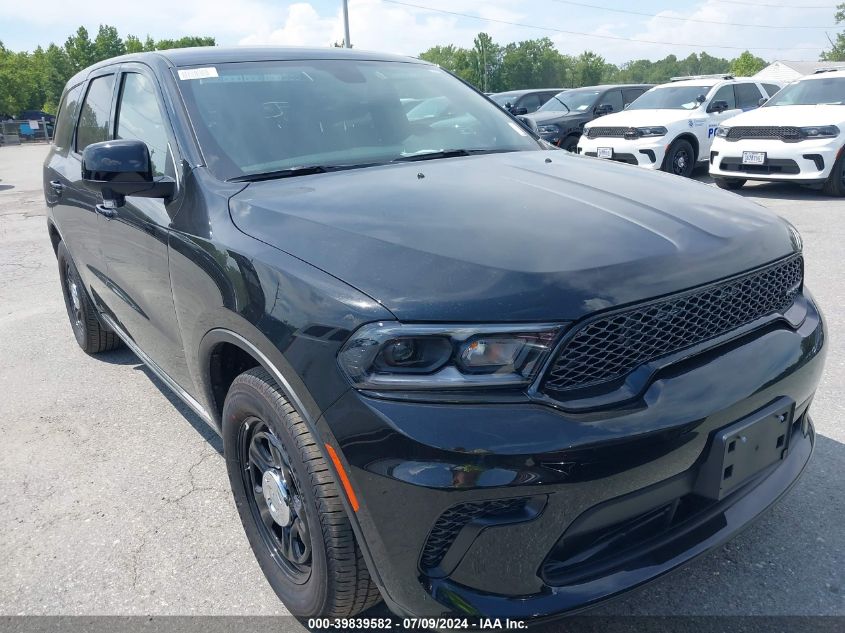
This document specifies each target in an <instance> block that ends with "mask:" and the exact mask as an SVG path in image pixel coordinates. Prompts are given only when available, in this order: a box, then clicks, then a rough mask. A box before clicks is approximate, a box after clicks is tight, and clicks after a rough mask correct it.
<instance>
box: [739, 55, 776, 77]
mask: <svg viewBox="0 0 845 633" xmlns="http://www.w3.org/2000/svg"><path fill="white" fill-rule="evenodd" d="M767 65H768V64H767V63H766V60H765V59H761V58H759V57H756V56H755V55H752V54H751V52H750V51H745V52H744V53H742V54H741V55H740V56H739V57H737V58H736V59H735V60H733V61H732V62H731V73H732V74H733V75H734V76H736V77H751V75H755V74H757V73H758V72H760V71H761V70H763V69H764V68H765V67H766V66H767Z"/></svg>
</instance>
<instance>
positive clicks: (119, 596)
mask: <svg viewBox="0 0 845 633" xmlns="http://www.w3.org/2000/svg"><path fill="white" fill-rule="evenodd" d="M46 152H47V148H46V146H45V145H31V146H11V147H0V442H2V449H0V569H2V573H0V616H4V615H16V614H20V615H87V616H90V615H153V616H157V615H224V614H226V615H283V614H285V613H286V611H285V608H284V606H283V605H282V604H281V603H280V602H279V601H278V600H277V598H276V596H275V594H274V593H273V592H272V590H271V589H270V587H269V586H268V584H267V583H266V581H265V580H264V577H263V575H262V573H261V570H260V569H259V567H258V564H257V563H256V562H255V560H254V558H253V556H252V553H251V551H250V549H249V546H248V544H247V541H246V538H245V536H244V533H243V530H242V528H241V525H240V521H239V520H238V517H237V514H236V511H235V508H234V504H233V501H232V497H231V493H230V491H229V483H228V479H227V477H226V471H225V466H224V462H223V458H222V456H221V443H220V441H219V439H218V438H217V437H216V435H214V434H213V433H212V432H210V431H209V430H208V427H207V426H205V424H204V423H203V422H202V421H201V420H200V419H199V418H198V417H197V416H196V415H194V414H193V413H192V412H190V411H189V410H188V409H187V408H186V407H185V406H184V405H182V404H181V402H179V401H178V400H177V399H176V398H175V396H172V395H171V394H170V393H169V392H168V391H167V388H166V387H164V386H163V385H162V384H161V383H160V382H159V381H158V380H157V379H156V378H154V377H153V376H152V375H151V374H150V373H149V372H148V371H147V370H146V369H145V367H144V366H143V365H142V364H141V363H140V362H139V361H138V359H137V358H136V357H135V356H134V355H133V354H132V353H131V352H129V351H127V350H125V349H124V350H121V351H117V352H112V353H108V354H105V355H101V356H99V357H97V358H93V357H90V356H87V355H85V354H84V353H83V352H82V351H81V350H80V349H79V348H78V347H77V345H76V342H75V340H74V338H73V334H72V332H71V329H70V325H69V324H68V321H67V315H66V313H65V308H64V304H63V302H62V296H61V291H60V288H59V278H58V272H57V268H56V261H55V257H54V255H53V251H52V249H51V248H50V241H49V239H48V236H47V229H46V223H45V219H44V215H45V206H44V201H43V195H42V192H41V162H42V161H43V159H44V156H45V155H46ZM697 178H698V180H701V181H702V182H703V183H704V184H705V185H708V184H710V186H712V184H711V183H710V182H709V178H708V177H707V176H706V175H699V176H698V177H697ZM740 195H743V196H747V197H751V198H753V199H755V200H756V201H758V202H760V203H761V204H763V205H765V206H767V207H769V208H770V209H771V210H773V211H774V212H776V213H778V214H780V215H782V216H783V217H785V218H786V219H788V220H789V221H790V222H792V223H793V224H794V225H795V226H796V227H797V228H798V229H799V231H800V232H801V234H802V235H803V238H804V251H805V260H806V280H807V284H808V286H809V287H810V288H811V289H812V292H813V294H814V295H815V296H816V298H817V299H818V301H819V303H820V304H821V306H822V308H823V310H824V312H825V315H826V317H827V321H828V328H829V352H828V359H827V369H826V372H825V375H824V378H823V380H822V383H821V385H820V386H819V390H818V394H817V396H816V399H815V401H814V403H813V407H812V410H811V411H812V414H813V417H814V420H815V423H816V428H817V431H818V441H817V444H816V451H815V455H814V457H813V460H812V461H811V463H810V465H809V466H808V468H807V471H806V472H805V474H804V476H803V478H802V479H801V480H800V482H799V483H798V484H797V485H796V487H795V488H794V489H793V490H792V492H791V493H790V494H789V495H788V496H787V497H786V498H785V499H783V500H782V501H781V502H780V503H779V504H777V505H776V506H775V507H774V508H773V509H772V510H771V511H770V512H769V513H767V514H766V515H765V516H764V517H763V518H761V520H759V521H758V522H757V523H756V524H754V525H753V526H752V527H750V528H749V529H748V530H746V531H745V532H744V533H743V534H741V535H740V536H738V537H737V538H736V539H734V540H733V541H731V542H730V543H728V544H727V545H725V546H724V547H721V548H719V549H717V550H715V551H714V552H712V553H710V554H707V555H705V556H704V557H702V558H699V559H698V560H696V561H695V562H693V563H692V564H690V565H688V566H686V567H684V568H682V569H681V570H679V571H677V572H675V573H673V574H671V575H670V576H668V577H666V578H663V579H659V580H657V581H656V582H654V583H651V584H649V585H647V586H646V587H644V588H642V589H639V590H637V591H636V592H634V593H632V594H628V595H626V596H624V597H622V598H620V599H617V600H615V601H613V602H611V603H608V604H606V605H604V606H600V607H598V608H596V609H594V610H593V613H595V614H597V615H616V614H639V615H755V614H763V615H845V490H844V489H843V488H844V487H843V483H845V475H843V473H845V387H844V386H843V385H845V343H843V337H842V333H843V332H845V266H843V258H845V200H839V199H832V198H829V197H826V196H824V195H823V194H822V193H821V192H817V191H813V190H809V189H804V188H798V187H794V186H787V185H773V184H755V185H749V186H746V188H744V189H743V190H742V191H741V192H740ZM678 203H679V204H683V201H682V200H679V202H678ZM737 371H742V368H739V367H738V368H737ZM397 512H402V509H401V508H397ZM382 614H386V611H385V610H384V607H376V608H375V609H374V610H373V612H372V613H371V615H382Z"/></svg>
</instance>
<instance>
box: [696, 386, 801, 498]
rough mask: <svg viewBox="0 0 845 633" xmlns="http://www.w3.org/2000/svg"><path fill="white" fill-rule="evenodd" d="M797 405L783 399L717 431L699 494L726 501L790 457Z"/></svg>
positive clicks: (701, 475) (698, 489)
mask: <svg viewBox="0 0 845 633" xmlns="http://www.w3.org/2000/svg"><path fill="white" fill-rule="evenodd" d="M794 409H795V404H794V403H793V402H792V401H791V400H789V399H787V398H784V399H780V400H778V401H777V402H775V403H773V404H772V405H770V406H768V407H766V408H765V409H763V410H761V411H758V412H757V413H754V414H752V415H750V416H748V417H746V418H743V419H742V420H739V421H738V422H735V423H734V424H731V425H730V426H727V427H725V428H723V429H720V430H718V431H716V433H715V434H714V436H713V441H712V444H711V446H710V452H709V454H708V456H707V459H706V460H705V462H704V464H702V467H701V470H700V471H699V475H698V479H697V481H696V485H695V490H696V492H697V493H698V494H701V495H703V496H706V497H709V498H711V499H722V498H724V497H725V496H727V495H729V494H730V493H731V492H733V491H734V490H736V489H737V488H738V487H740V486H741V485H742V484H744V483H745V482H747V481H748V480H749V479H750V478H751V477H753V476H754V475H756V474H757V473H759V472H760V471H761V470H763V469H765V468H767V467H768V466H771V465H772V464H774V463H775V462H778V461H780V460H782V459H783V458H785V457H786V455H787V453H788V451H789V436H790V435H791V429H792V417H793V411H794Z"/></svg>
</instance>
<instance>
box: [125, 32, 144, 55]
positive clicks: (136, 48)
mask: <svg viewBox="0 0 845 633" xmlns="http://www.w3.org/2000/svg"><path fill="white" fill-rule="evenodd" d="M124 45H125V46H126V52H127V53H143V52H144V43H143V42H142V41H141V40H140V39H139V38H138V37H136V36H134V35H127V36H126V41H125V42H124Z"/></svg>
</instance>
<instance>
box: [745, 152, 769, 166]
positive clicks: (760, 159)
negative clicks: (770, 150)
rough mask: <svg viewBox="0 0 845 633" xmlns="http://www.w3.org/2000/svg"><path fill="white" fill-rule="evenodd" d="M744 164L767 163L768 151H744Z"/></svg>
mask: <svg viewBox="0 0 845 633" xmlns="http://www.w3.org/2000/svg"><path fill="white" fill-rule="evenodd" d="M742 164H743V165H765V164H766V152H743V153H742Z"/></svg>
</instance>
